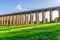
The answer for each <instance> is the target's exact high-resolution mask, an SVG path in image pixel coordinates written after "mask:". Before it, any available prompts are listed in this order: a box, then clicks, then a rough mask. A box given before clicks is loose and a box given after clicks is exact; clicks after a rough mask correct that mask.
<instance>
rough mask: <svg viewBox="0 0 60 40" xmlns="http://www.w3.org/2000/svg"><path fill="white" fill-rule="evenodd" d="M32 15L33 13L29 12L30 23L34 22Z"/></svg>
mask: <svg viewBox="0 0 60 40" xmlns="http://www.w3.org/2000/svg"><path fill="white" fill-rule="evenodd" d="M33 16H34V13H30V23H31V24H34V21H33Z"/></svg>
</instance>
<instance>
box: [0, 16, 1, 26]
mask: <svg viewBox="0 0 60 40" xmlns="http://www.w3.org/2000/svg"><path fill="white" fill-rule="evenodd" d="M0 25H1V17H0Z"/></svg>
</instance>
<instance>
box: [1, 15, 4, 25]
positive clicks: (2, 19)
mask: <svg viewBox="0 0 60 40" xmlns="http://www.w3.org/2000/svg"><path fill="white" fill-rule="evenodd" d="M1 20H2V22H1V25H4V24H3V21H4V20H3V16H2V18H1Z"/></svg>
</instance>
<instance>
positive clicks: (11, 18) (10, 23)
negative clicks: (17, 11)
mask: <svg viewBox="0 0 60 40" xmlns="http://www.w3.org/2000/svg"><path fill="white" fill-rule="evenodd" d="M9 19H10V25H12V23H13V22H12V19H13V18H12V16H10V18H9Z"/></svg>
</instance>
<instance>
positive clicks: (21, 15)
mask: <svg viewBox="0 0 60 40" xmlns="http://www.w3.org/2000/svg"><path fill="white" fill-rule="evenodd" d="M20 24H22V14H20Z"/></svg>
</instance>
